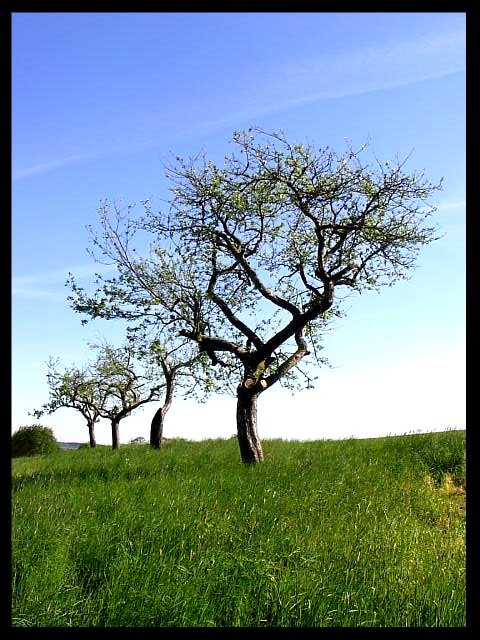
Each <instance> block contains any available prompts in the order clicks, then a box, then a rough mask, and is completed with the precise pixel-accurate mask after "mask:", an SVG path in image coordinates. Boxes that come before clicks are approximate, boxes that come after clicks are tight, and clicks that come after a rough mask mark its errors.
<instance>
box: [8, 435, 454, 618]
mask: <svg viewBox="0 0 480 640" xmlns="http://www.w3.org/2000/svg"><path fill="white" fill-rule="evenodd" d="M264 449H265V454H266V462H265V463H263V464H262V465H257V466H254V467H248V466H247V467H246V466H244V465H242V464H241V463H240V462H239V460H238V450H237V443H236V441H235V439H231V440H208V441H203V442H188V441H182V440H169V441H168V442H167V443H166V444H165V447H164V448H163V449H162V450H161V451H154V450H151V449H150V448H149V447H138V446H135V445H126V446H123V447H121V449H120V450H119V451H116V452H112V451H111V450H109V449H108V448H103V447H102V448H99V449H96V450H90V449H78V450H75V451H73V450H70V451H62V452H61V453H58V454H56V455H52V456H50V457H35V458H19V459H15V460H13V463H12V483H13V500H12V504H13V528H12V567H13V606H12V611H13V624H14V625H15V626H67V627H68V626H100V627H113V626H119V627H122V626H138V627H143V626H145V627H148V626H152V627H162V626H178V627H181V626H186V627H188V626H191V627H195V626H225V627H235V626H253V627H256V626H257V627H262V626H271V627H275V626H277V627H280V626H293V627H296V626H298V627H302V626H311V627H329V626H345V627H348V626H367V627H369V626H371V627H373V626H379V627H392V626H421V627H430V626H464V625H465V432H464V431H448V432H444V433H431V434H418V435H405V436H392V437H388V438H378V439H368V440H354V439H351V440H343V441H333V440H327V441H316V442H286V441H281V440H270V441H268V440H266V441H265V442H264Z"/></svg>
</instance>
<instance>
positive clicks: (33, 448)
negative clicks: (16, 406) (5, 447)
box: [12, 424, 60, 458]
mask: <svg viewBox="0 0 480 640" xmlns="http://www.w3.org/2000/svg"><path fill="white" fill-rule="evenodd" d="M59 450H60V448H59V446H58V443H57V441H56V439H55V436H54V435H53V431H52V430H51V429H50V428H49V427H44V426H42V425H41V424H32V425H30V426H24V427H20V428H19V429H18V431H16V432H15V433H14V434H13V435H12V457H13V458H20V457H22V456H35V455H38V454H48V453H55V452H56V451H59Z"/></svg>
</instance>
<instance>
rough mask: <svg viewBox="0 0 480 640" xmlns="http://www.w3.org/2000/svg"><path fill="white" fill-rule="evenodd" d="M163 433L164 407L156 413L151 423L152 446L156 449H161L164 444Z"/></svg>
mask: <svg viewBox="0 0 480 640" xmlns="http://www.w3.org/2000/svg"><path fill="white" fill-rule="evenodd" d="M162 435H163V407H160V409H159V410H158V411H157V412H156V413H155V415H154V416H153V418H152V423H151V425H150V446H151V447H153V448H154V449H160V447H161V446H162Z"/></svg>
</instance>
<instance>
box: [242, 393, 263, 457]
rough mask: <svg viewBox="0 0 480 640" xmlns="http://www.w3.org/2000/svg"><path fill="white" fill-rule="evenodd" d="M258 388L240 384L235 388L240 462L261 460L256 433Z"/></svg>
mask: <svg viewBox="0 0 480 640" xmlns="http://www.w3.org/2000/svg"><path fill="white" fill-rule="evenodd" d="M259 395H260V391H259V390H258V389H252V388H248V387H245V386H244V385H241V386H240V387H238V390H237V437H238V445H239V447H240V455H241V457H242V462H244V463H245V464H254V463H256V462H263V451H262V445H261V442H260V438H259V437H258V433H257V398H258V396H259Z"/></svg>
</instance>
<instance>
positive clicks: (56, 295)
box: [12, 264, 114, 300]
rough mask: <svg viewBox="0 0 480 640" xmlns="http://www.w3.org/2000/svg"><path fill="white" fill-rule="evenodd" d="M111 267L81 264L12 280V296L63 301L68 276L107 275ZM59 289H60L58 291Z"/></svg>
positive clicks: (80, 277)
mask: <svg viewBox="0 0 480 640" xmlns="http://www.w3.org/2000/svg"><path fill="white" fill-rule="evenodd" d="M113 270H114V267H113V266H109V265H102V264H81V265H76V266H72V267H65V268H61V269H53V270H50V271H44V272H41V273H33V274H29V275H24V276H14V277H13V278H12V296H13V297H14V298H23V299H37V300H39V299H45V300H47V299H48V300H65V298H66V295H67V294H66V292H65V290H64V285H65V282H66V280H67V278H68V274H69V272H70V273H73V274H74V275H75V277H76V279H77V280H81V279H82V278H92V277H93V276H94V275H95V274H96V273H100V274H108V273H111V272H112V271H113ZM60 287H61V289H60Z"/></svg>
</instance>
